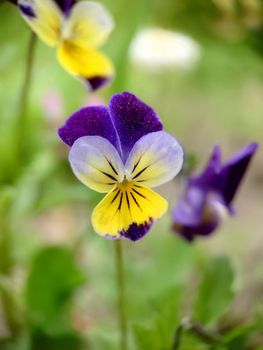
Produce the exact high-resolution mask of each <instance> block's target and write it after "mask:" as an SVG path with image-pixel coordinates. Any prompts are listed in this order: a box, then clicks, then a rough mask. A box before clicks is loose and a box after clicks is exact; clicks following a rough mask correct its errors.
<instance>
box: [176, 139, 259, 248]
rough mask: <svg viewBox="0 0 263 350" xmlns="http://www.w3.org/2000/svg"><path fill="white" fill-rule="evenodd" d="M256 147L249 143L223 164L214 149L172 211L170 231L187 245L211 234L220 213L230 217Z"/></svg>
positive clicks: (219, 151) (216, 150) (217, 225)
mask: <svg viewBox="0 0 263 350" xmlns="http://www.w3.org/2000/svg"><path fill="white" fill-rule="evenodd" d="M257 148H258V145H257V144H256V143H251V144H249V145H247V146H246V147H245V148H243V149H242V150H241V151H239V152H238V153H237V154H235V155H234V156H233V157H232V158H231V159H230V160H229V161H228V162H226V163H225V164H222V163H221V150H220V147H218V146H215V147H214V150H213V152H212V156H211V158H210V160H209V161H208V164H207V166H206V168H205V169H204V171H203V172H202V173H201V174H199V175H197V176H194V177H190V178H189V179H188V182H187V185H186V189H185V192H184V195H183V197H182V198H181V199H180V200H179V202H178V203H177V205H176V207H175V208H174V210H173V213H172V218H173V229H174V231H175V232H177V233H178V234H180V235H181V236H182V237H184V238H185V239H186V240H188V241H192V240H193V239H194V238H195V237H196V236H198V235H200V236H207V235H210V234H211V233H212V232H214V231H215V230H216V229H217V228H218V227H219V225H220V223H221V221H222V216H223V215H224V213H227V212H228V213H229V214H230V215H233V214H234V208H233V205H232V202H233V199H234V197H235V194H236V192H237V190H238V188H239V186H240V183H241V180H242V179H243V177H244V175H245V173H246V170H247V168H248V165H249V163H250V161H251V158H252V157H253V155H254V154H255V152H256V150H257Z"/></svg>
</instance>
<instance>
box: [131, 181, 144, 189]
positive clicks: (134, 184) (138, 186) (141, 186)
mask: <svg viewBox="0 0 263 350" xmlns="http://www.w3.org/2000/svg"><path fill="white" fill-rule="evenodd" d="M141 181H142V180H141ZM133 186H134V187H138V188H143V187H142V186H139V185H136V184H134V185H133Z"/></svg>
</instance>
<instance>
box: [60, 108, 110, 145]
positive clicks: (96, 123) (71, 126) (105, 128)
mask: <svg viewBox="0 0 263 350" xmlns="http://www.w3.org/2000/svg"><path fill="white" fill-rule="evenodd" d="M58 134H59V136H60V138H61V139H62V140H63V141H64V142H65V143H66V144H67V145H69V146H72V145H73V143H74V142H75V141H76V140H77V139H78V138H80V137H82V136H101V137H104V138H106V139H107V140H109V141H110V142H111V143H112V144H113V145H114V146H115V147H116V145H117V137H116V132H115V129H114V127H113V124H112V121H111V118H110V115H109V112H108V108H107V107H104V106H96V107H84V108H82V109H80V110H79V111H77V112H75V113H74V114H73V115H72V116H71V117H70V118H69V119H68V120H67V121H66V123H65V124H64V125H63V126H62V127H61V128H60V129H59V130H58Z"/></svg>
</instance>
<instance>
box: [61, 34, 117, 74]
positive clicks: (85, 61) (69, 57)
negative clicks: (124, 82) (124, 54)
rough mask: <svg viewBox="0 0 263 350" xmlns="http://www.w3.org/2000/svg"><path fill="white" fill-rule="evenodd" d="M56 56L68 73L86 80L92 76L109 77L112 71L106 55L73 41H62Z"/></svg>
mask: <svg viewBox="0 0 263 350" xmlns="http://www.w3.org/2000/svg"><path fill="white" fill-rule="evenodd" d="M57 56H58V60H59V62H60V63H61V65H62V66H63V67H64V68H65V69H66V70H67V71H68V72H69V73H71V74H73V75H75V76H78V77H82V78H84V79H87V80H89V79H92V78H94V77H103V78H107V77H111V76H112V75H113V73H114V70H113V66H112V64H111V62H110V61H109V59H108V58H107V57H106V56H104V55H103V54H102V53H100V52H98V51H95V50H93V49H91V48H89V47H84V46H80V45H78V44H76V43H74V42H73V41H63V42H62V43H61V45H60V46H59V48H58V54H57Z"/></svg>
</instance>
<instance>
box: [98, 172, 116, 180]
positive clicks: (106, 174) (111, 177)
mask: <svg viewBox="0 0 263 350" xmlns="http://www.w3.org/2000/svg"><path fill="white" fill-rule="evenodd" d="M100 172H101V173H102V174H104V175H105V176H108V177H109V178H110V179H112V180H113V181H117V179H115V177H114V176H112V175H110V174H108V173H105V172H104V171H101V170H100Z"/></svg>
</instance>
